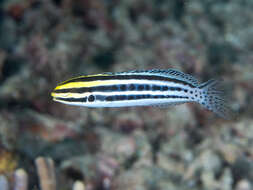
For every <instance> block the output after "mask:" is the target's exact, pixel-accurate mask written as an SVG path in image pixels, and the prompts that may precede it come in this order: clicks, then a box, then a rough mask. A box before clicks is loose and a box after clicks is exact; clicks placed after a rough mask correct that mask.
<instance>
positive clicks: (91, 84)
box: [55, 80, 129, 90]
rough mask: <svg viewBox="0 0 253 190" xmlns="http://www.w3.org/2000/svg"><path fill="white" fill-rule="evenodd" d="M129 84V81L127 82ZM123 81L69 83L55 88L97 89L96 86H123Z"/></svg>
mask: <svg viewBox="0 0 253 190" xmlns="http://www.w3.org/2000/svg"><path fill="white" fill-rule="evenodd" d="M125 82H129V80H127V81H125ZM121 83H123V80H118V81H117V80H106V81H91V82H69V83H66V84H63V85H59V86H57V87H56V88H55V90H60V89H68V88H82V87H95V86H103V85H114V84H121Z"/></svg>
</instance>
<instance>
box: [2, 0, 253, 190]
mask: <svg viewBox="0 0 253 190" xmlns="http://www.w3.org/2000/svg"><path fill="white" fill-rule="evenodd" d="M0 7H1V9H0V189H1V190H9V189H15V190H26V189H27V190H55V189H57V190H72V189H73V190H84V189H85V190H118V189H120V190H167V189H168V190H171V189H173V190H176V189H178V190H186V189H191V190H233V189H235V190H252V189H253V118H252V115H253V99H252V95H253V74H252V72H253V54H252V51H253V12H252V10H253V1H252V0H1V1H0ZM167 68H176V69H179V70H181V71H183V72H186V73H189V74H192V75H193V76H195V77H197V78H198V79H199V80H200V81H201V82H204V81H206V80H208V79H211V78H220V79H222V80H223V81H224V83H225V84H226V87H227V88H228V89H229V94H230V95H231V97H232V100H231V102H230V106H231V107H232V109H233V110H234V111H236V112H238V116H237V118H236V119H234V120H224V119H221V118H219V117H217V116H216V115H215V114H213V113H211V112H209V111H206V110H204V109H202V108H201V106H199V105H195V104H184V105H181V106H176V107H171V108H168V109H160V108H153V107H146V108H142V107H139V108H110V109H108V108H104V109H102V108H100V109H99V108H98V109H91V108H84V107H73V106H67V105H63V104H60V103H56V102H53V101H52V99H51V97H50V92H51V91H52V90H53V89H54V87H55V86H56V85H57V83H59V82H62V81H64V80H66V79H68V78H70V77H74V76H79V75H85V74H97V73H103V72H118V71H128V70H134V69H167Z"/></svg>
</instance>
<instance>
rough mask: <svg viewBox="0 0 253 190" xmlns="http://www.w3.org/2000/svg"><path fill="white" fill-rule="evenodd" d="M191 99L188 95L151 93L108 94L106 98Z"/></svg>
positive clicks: (124, 99)
mask: <svg viewBox="0 0 253 190" xmlns="http://www.w3.org/2000/svg"><path fill="white" fill-rule="evenodd" d="M166 98H172V99H189V97H187V96H176V95H150V94H142V95H115V96H107V97H106V98H105V100H106V101H108V102H113V101H126V100H141V99H166Z"/></svg>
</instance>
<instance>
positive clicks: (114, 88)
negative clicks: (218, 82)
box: [54, 84, 186, 93]
mask: <svg viewBox="0 0 253 190" xmlns="http://www.w3.org/2000/svg"><path fill="white" fill-rule="evenodd" d="M126 90H128V91H144V90H145V91H148V90H150V91H168V90H169V91H182V90H184V91H186V90H185V89H183V88H180V87H168V86H159V85H153V86H152V87H150V85H147V84H145V85H143V84H128V85H126V84H119V85H107V86H96V87H81V88H67V89H58V90H54V92H55V93H68V92H70V93H85V92H122V91H126Z"/></svg>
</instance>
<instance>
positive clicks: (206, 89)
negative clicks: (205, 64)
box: [198, 79, 234, 119]
mask: <svg viewBox="0 0 253 190" xmlns="http://www.w3.org/2000/svg"><path fill="white" fill-rule="evenodd" d="M198 88H199V89H200V91H201V92H202V94H203V97H204V98H203V99H200V102H199V103H200V104H201V105H202V106H204V107H205V108H207V109H208V110H210V111H213V112H214V113H216V114H218V115H219V116H220V117H223V118H225V119H231V118H232V117H233V116H234V113H233V111H232V110H231V109H230V107H229V103H228V96H227V94H226V93H225V90H224V89H223V88H222V86H221V83H220V81H218V80H214V79H211V80H209V81H207V82H205V83H202V84H200V85H199V86H198Z"/></svg>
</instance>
